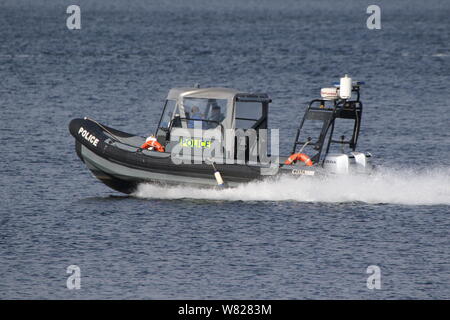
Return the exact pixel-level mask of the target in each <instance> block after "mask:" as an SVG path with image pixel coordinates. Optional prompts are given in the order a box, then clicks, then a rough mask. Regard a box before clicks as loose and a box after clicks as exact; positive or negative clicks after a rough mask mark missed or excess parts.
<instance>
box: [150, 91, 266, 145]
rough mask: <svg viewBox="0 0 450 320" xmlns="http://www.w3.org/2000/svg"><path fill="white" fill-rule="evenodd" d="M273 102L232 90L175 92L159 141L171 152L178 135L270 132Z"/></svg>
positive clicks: (167, 103)
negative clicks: (240, 130) (229, 130)
mask: <svg viewBox="0 0 450 320" xmlns="http://www.w3.org/2000/svg"><path fill="white" fill-rule="evenodd" d="M270 102H271V99H270V98H269V96H268V95H267V94H250V93H245V92H241V91H238V90H235V89H229V88H174V89H171V90H170V91H169V94H168V95H167V99H166V101H165V104H164V109H163V112H162V114H161V118H160V120H159V123H158V128H157V130H156V138H157V140H158V142H159V143H161V144H162V145H165V146H168V147H169V148H168V149H169V151H170V140H171V135H175V136H179V135H182V134H179V132H184V133H188V134H189V136H190V137H196V136H198V135H199V134H200V135H202V136H203V135H204V134H205V131H217V132H219V133H220V135H221V136H223V134H224V133H225V130H226V129H234V130H235V129H242V130H244V131H245V130H247V129H250V128H251V129H255V130H259V129H267V115H268V109H269V103H270ZM181 129H182V130H181ZM166 149H167V148H166Z"/></svg>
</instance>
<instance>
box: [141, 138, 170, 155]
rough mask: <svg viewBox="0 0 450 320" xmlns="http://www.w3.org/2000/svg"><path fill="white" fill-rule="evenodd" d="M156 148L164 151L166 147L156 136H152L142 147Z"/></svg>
mask: <svg viewBox="0 0 450 320" xmlns="http://www.w3.org/2000/svg"><path fill="white" fill-rule="evenodd" d="M151 147H153V148H155V150H156V151H158V152H164V151H165V149H164V147H163V146H162V145H161V144H160V143H159V142H158V141H157V140H156V138H155V137H153V136H150V137H148V138H147V140H145V142H144V144H143V145H142V146H141V149H148V148H151Z"/></svg>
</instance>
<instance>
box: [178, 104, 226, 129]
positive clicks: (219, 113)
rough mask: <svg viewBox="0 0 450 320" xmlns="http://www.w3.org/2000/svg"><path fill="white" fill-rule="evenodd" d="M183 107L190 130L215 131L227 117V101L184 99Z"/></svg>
mask: <svg viewBox="0 0 450 320" xmlns="http://www.w3.org/2000/svg"><path fill="white" fill-rule="evenodd" d="M183 107H184V114H185V118H186V121H187V127H188V128H194V127H195V128H197V127H200V128H202V129H214V128H216V127H217V126H218V125H219V124H220V123H222V121H223V120H224V119H225V117H226V115H227V100H226V99H206V98H184V99H183Z"/></svg>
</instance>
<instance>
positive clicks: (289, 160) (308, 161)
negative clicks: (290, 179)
mask: <svg viewBox="0 0 450 320" xmlns="http://www.w3.org/2000/svg"><path fill="white" fill-rule="evenodd" d="M297 160H300V161H303V162H304V163H305V164H306V165H307V166H308V167H311V166H312V165H313V162H312V161H311V158H310V157H308V156H307V155H306V154H304V153H294V154H291V155H290V157H289V158H287V160H286V161H285V162H284V164H293V163H295V162H296V161H297Z"/></svg>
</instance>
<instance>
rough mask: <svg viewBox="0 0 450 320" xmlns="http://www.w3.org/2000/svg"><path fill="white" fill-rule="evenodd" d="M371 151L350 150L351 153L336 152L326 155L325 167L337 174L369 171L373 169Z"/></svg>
mask: <svg viewBox="0 0 450 320" xmlns="http://www.w3.org/2000/svg"><path fill="white" fill-rule="evenodd" d="M371 157H372V155H371V154H370V153H362V152H350V154H344V153H335V154H329V155H327V156H326V157H325V160H324V163H323V167H324V169H325V170H327V171H328V172H331V173H335V174H349V173H369V172H371V171H372V164H371V163H370V158H371Z"/></svg>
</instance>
